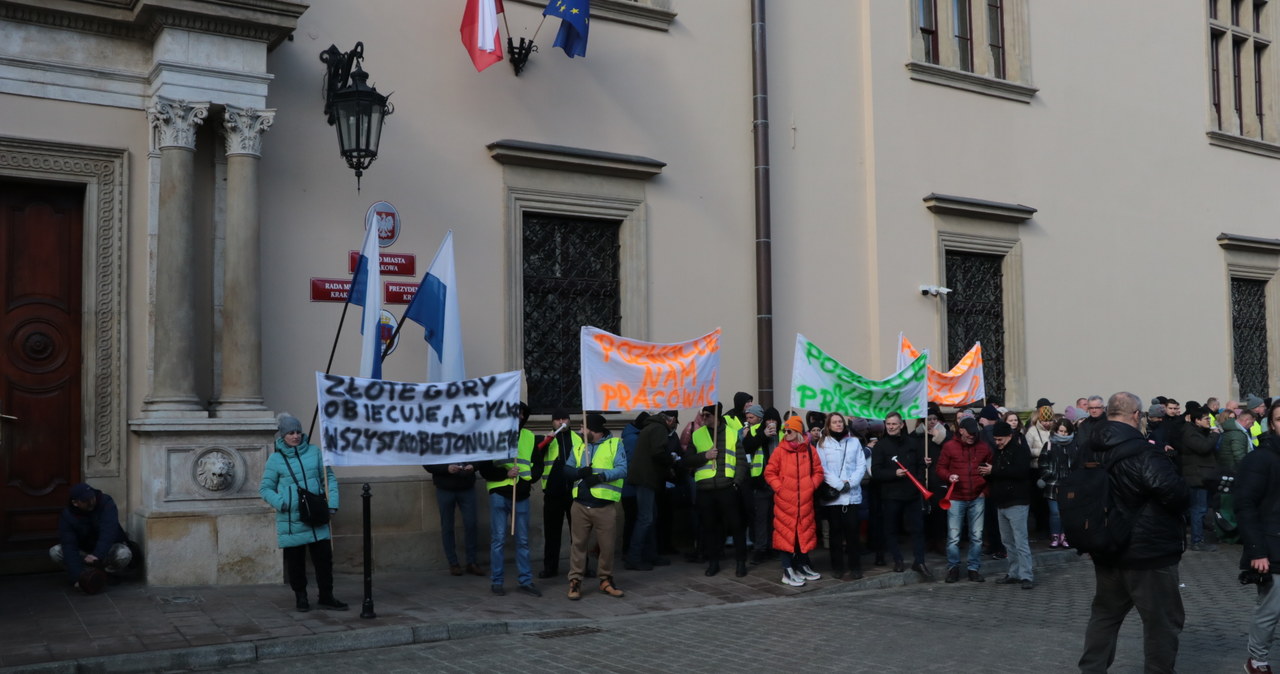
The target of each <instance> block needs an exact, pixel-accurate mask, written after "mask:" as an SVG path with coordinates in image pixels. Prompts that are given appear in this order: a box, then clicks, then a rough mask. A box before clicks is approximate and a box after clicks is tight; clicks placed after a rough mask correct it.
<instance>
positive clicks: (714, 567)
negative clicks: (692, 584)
mask: <svg viewBox="0 0 1280 674" xmlns="http://www.w3.org/2000/svg"><path fill="white" fill-rule="evenodd" d="M717 573H720V560H714V561H711V562H708V563H707V570H706V575H708V576H714V575H716V574H717Z"/></svg>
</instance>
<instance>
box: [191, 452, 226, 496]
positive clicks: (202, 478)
mask: <svg viewBox="0 0 1280 674" xmlns="http://www.w3.org/2000/svg"><path fill="white" fill-rule="evenodd" d="M234 479H235V463H234V462H233V461H232V460H231V457H230V456H227V454H226V453H225V452H221V451H212V452H208V453H206V454H205V455H204V456H202V457H200V459H199V460H198V461H197V462H196V482H198V483H199V484H200V486H201V487H204V488H205V489H208V490H209V491H223V490H224V489H227V488H229V487H231V483H232V482H233V481H234Z"/></svg>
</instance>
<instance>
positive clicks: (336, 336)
mask: <svg viewBox="0 0 1280 674" xmlns="http://www.w3.org/2000/svg"><path fill="white" fill-rule="evenodd" d="M354 285H355V282H354V280H353V281H352V286H354ZM350 306H351V290H350V289H348V290H347V301H346V302H343V303H342V317H341V318H339V319H338V330H337V331H336V332H334V333H333V347H331V348H330V349H329V362H328V363H326V364H325V366H324V373H325V374H329V370H331V369H333V356H334V354H336V353H337V352H338V339H339V338H340V337H341V336H342V324H343V323H345V322H346V321H347V309H348V308H349V307H350ZM318 416H320V402H319V401H316V406H315V409H313V410H312V411H311V425H310V426H308V427H307V437H308V438H310V437H311V436H312V435H313V434H314V433H315V430H316V417H318Z"/></svg>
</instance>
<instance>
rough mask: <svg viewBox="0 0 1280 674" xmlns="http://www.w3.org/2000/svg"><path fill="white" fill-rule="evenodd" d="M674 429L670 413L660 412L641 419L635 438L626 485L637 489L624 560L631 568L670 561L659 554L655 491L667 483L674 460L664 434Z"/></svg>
mask: <svg viewBox="0 0 1280 674" xmlns="http://www.w3.org/2000/svg"><path fill="white" fill-rule="evenodd" d="M673 428H675V418H674V416H673V413H672V412H659V413H657V414H653V415H650V416H649V417H648V418H646V419H645V420H644V425H643V427H642V428H641V429H640V435H639V437H637V438H636V450H635V455H634V456H632V457H631V460H630V461H629V462H628V464H627V484H628V485H631V486H633V487H635V489H636V525H635V529H633V530H632V532H631V545H630V546H628V548H627V552H626V557H625V559H624V562H623V563H624V565H625V567H626V568H627V569H628V570H630V571H652V570H653V567H654V566H665V565H667V564H670V563H671V562H670V561H669V560H667V559H664V558H662V557H659V556H658V536H657V528H656V526H655V522H656V516H657V511H658V494H659V493H661V492H662V490H663V489H664V488H665V486H666V482H667V473H669V472H670V471H671V465H672V463H673V461H674V459H672V457H671V453H670V452H669V451H668V450H667V437H668V435H669V434H670V433H671V430H672V429H673Z"/></svg>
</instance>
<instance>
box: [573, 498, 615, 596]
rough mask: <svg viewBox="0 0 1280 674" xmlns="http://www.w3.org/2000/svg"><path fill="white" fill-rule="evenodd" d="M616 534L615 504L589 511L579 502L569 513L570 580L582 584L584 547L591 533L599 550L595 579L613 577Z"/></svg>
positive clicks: (585, 564) (584, 566)
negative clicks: (596, 577)
mask: <svg viewBox="0 0 1280 674" xmlns="http://www.w3.org/2000/svg"><path fill="white" fill-rule="evenodd" d="M617 530H618V504H617V503H611V504H609V505H607V506H603V507H600V508H588V507H586V506H584V505H582V503H580V502H578V501H574V502H573V506H572V507H571V508H570V509H569V541H570V542H569V580H582V577H583V575H584V574H585V572H586V569H587V543H588V542H590V540H591V532H593V531H594V532H595V534H596V544H597V545H599V546H600V560H599V566H598V567H597V568H596V576H598V577H600V578H606V577H609V578H611V577H613V548H614V541H615V540H616V538H617Z"/></svg>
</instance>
